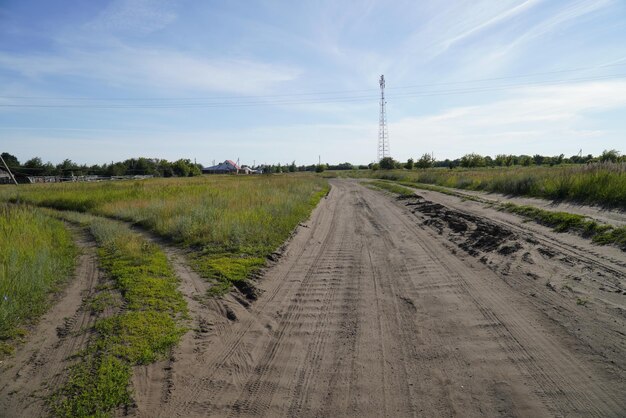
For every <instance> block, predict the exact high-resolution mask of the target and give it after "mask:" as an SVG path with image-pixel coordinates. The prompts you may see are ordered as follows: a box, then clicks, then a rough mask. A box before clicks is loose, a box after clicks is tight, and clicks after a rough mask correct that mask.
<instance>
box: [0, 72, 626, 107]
mask: <svg viewBox="0 0 626 418" xmlns="http://www.w3.org/2000/svg"><path fill="white" fill-rule="evenodd" d="M625 65H626V62H624V63H614V64H604V65H598V66H594V67H579V68H570V69H562V70H555V71H545V72H536V73H527V74H518V75H511V76H504V77H492V78H477V79H468V80H460V81H448V82H438V83H424V84H411V85H404V86H394V87H388V88H387V89H388V90H397V89H407V88H415V87H435V86H446V85H457V84H469V83H477V82H484V81H498V80H509V79H519V78H528V77H536V76H544V75H553V74H563V73H571V72H579V71H588V70H598V69H601V68H609V67H617V66H625ZM374 91H378V89H358V90H335V91H322V92H300V93H286V94H273V95H254V96H235V97H233V96H214V97H143V98H141V97H63V96H0V99H20V100H23V99H26V100H28V99H33V100H64V101H69V100H76V101H89V100H92V101H131V102H132V101H179V100H240V99H267V98H270V99H271V98H280V97H299V96H315V95H333V94H343V93H363V92H374Z"/></svg>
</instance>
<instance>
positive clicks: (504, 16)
mask: <svg viewBox="0 0 626 418" xmlns="http://www.w3.org/2000/svg"><path fill="white" fill-rule="evenodd" d="M542 1H543V0H526V1H524V2H523V3H521V4H519V5H517V6H515V7H512V8H510V9H507V10H504V11H502V12H501V13H498V14H497V15H495V16H487V18H486V20H484V21H482V22H478V23H477V24H476V25H475V26H473V27H471V28H469V29H467V30H465V31H464V32H462V33H460V34H458V35H455V36H453V37H452V38H449V39H445V40H444V41H443V42H441V47H442V48H441V50H440V51H439V52H440V53H443V52H445V51H446V50H447V49H449V48H450V47H451V46H452V45H454V44H456V43H458V42H461V41H463V40H464V39H466V38H469V37H470V36H472V35H476V34H478V33H480V32H482V31H483V30H486V29H488V28H490V27H493V26H495V25H497V24H500V23H503V22H505V21H506V20H508V19H511V18H513V17H515V16H517V15H519V14H521V13H524V12H526V11H528V10H530V9H531V8H532V7H534V6H536V5H537V4H539V3H541V2H542Z"/></svg>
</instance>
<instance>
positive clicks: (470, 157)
mask: <svg viewBox="0 0 626 418" xmlns="http://www.w3.org/2000/svg"><path fill="white" fill-rule="evenodd" d="M484 166H485V158H484V157H483V156H482V155H480V154H475V153H471V154H465V155H464V156H463V157H461V167H468V168H471V167H484Z"/></svg>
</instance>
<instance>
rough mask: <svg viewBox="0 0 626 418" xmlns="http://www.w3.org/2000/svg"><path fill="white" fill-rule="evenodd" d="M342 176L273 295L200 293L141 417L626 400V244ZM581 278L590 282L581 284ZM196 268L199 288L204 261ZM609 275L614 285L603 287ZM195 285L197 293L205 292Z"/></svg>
mask: <svg viewBox="0 0 626 418" xmlns="http://www.w3.org/2000/svg"><path fill="white" fill-rule="evenodd" d="M332 186H333V187H332V190H331V192H330V194H329V195H328V197H327V198H326V199H324V200H323V201H322V202H321V204H320V205H319V206H318V208H317V209H316V210H315V211H314V213H313V216H312V217H311V219H310V220H309V221H308V222H307V225H306V227H301V228H300V229H299V231H298V233H297V234H296V235H295V237H294V238H293V239H292V241H291V242H290V244H289V246H288V247H287V249H286V251H285V253H284V254H283V257H282V258H281V259H280V261H279V262H278V263H276V264H275V265H274V266H272V267H271V268H270V269H269V270H268V271H267V272H266V274H265V277H264V279H263V281H262V282H260V284H259V286H260V287H261V289H262V290H263V293H262V295H261V296H260V297H259V299H258V300H257V301H255V302H254V303H253V304H251V305H249V306H244V305H247V304H246V303H243V302H238V301H237V300H236V298H235V297H233V296H229V297H228V298H226V299H225V300H224V301H223V302H216V301H212V302H207V303H204V304H203V303H200V302H197V301H196V302H194V303H193V304H192V305H191V311H192V315H193V316H194V328H195V329H194V331H193V332H190V333H188V334H187V336H186V337H185V340H184V341H183V343H182V344H181V345H180V346H179V347H177V348H176V349H175V350H174V352H173V353H172V356H171V359H170V360H169V361H168V362H164V363H162V364H160V365H158V366H155V367H156V368H157V369H158V368H159V367H160V368H161V370H156V371H155V370H152V371H150V370H144V374H143V375H140V377H139V378H135V380H134V383H135V385H138V386H139V387H138V388H139V389H140V390H138V391H137V392H136V394H137V397H138V400H137V408H136V409H135V410H134V413H136V414H138V415H140V416H168V417H169V416H185V417H186V416H207V415H208V416H252V415H253V416H294V417H306V416H333V417H334V416H394V417H395V416H429V417H430V416H533V417H539V416H604V417H607V416H623V415H624V413H626V396H624V394H625V393H626V384H625V380H624V361H625V360H624V358H625V357H626V356H624V354H625V353H626V347H625V346H624V344H625V342H624V341H625V335H626V326H625V324H626V321H625V315H624V295H623V291H624V284H625V282H626V281H625V273H626V268H624V266H623V263H622V262H623V258H620V256H619V253H612V254H616V255H615V256H609V257H604V258H603V257H595V256H594V258H593V259H590V258H584V254H582V251H580V250H577V249H576V248H573V249H572V250H571V251H570V249H568V246H567V245H565V244H563V243H559V242H553V241H551V240H550V239H549V237H543V236H542V237H538V238H534V237H533V233H532V232H524V231H523V228H521V227H519V228H518V227H516V226H515V225H513V224H511V225H508V224H506V223H503V222H501V221H498V222H496V223H495V224H494V223H492V221H491V220H490V219H483V218H481V217H480V216H476V215H471V214H468V213H465V212H464V213H461V212H456V210H455V209H453V208H452V209H450V210H448V211H446V210H443V209H442V207H438V206H437V205H436V204H433V202H431V201H429V200H425V199H423V198H420V199H418V198H415V199H413V200H409V201H396V200H394V199H393V198H391V197H390V196H388V195H385V194H383V193H381V192H378V191H373V190H369V189H367V188H365V187H363V186H362V185H360V184H359V183H358V182H355V181H350V180H332ZM433 205H434V206H433ZM444 209H445V207H444ZM477 210H480V208H478V209H477ZM483 215H485V216H487V217H489V214H483ZM463 225H464V226H463ZM515 228H518V229H515ZM528 234H530V235H531V236H530V237H529V236H528ZM463 248H465V249H463ZM577 251H578V252H577ZM577 254H578V255H577ZM615 257H617V260H615ZM581 260H582V261H581ZM612 260H613V261H612ZM177 270H180V269H177ZM181 273H184V272H181V271H179V274H181ZM541 274H545V275H546V277H548V279H547V280H548V282H546V281H545V280H546V279H545V278H544V277H543V276H541ZM557 276H558V277H557ZM570 276H571V277H572V282H573V283H575V284H576V286H575V287H564V286H565V285H562V284H561V282H563V283H569V282H568V281H567V280H569V277H570ZM182 279H183V282H185V281H190V280H191V281H195V282H196V283H199V282H198V281H197V278H194V277H193V274H191V273H189V272H187V273H185V274H182ZM549 280H552V282H551V281H549ZM557 280H561V282H558V281H557ZM555 283H556V284H555ZM557 285H558V286H563V287H562V288H561V287H556V286H557ZM585 286H586V287H585ZM598 286H600V287H603V288H605V291H600V293H593V292H588V291H587V290H589V289H595V290H596V291H598V290H597V288H598ZM194 288H195V290H194ZM186 289H187V290H186V291H185V294H186V295H187V296H188V297H190V298H192V297H193V295H194V292H200V291H201V289H199V288H198V285H196V286H194V285H190V286H187V288H186ZM563 289H565V290H563ZM570 289H572V290H571V292H570ZM607 289H608V290H607ZM568 292H569V293H573V294H572V295H570V294H569V293H568ZM575 292H578V293H575ZM605 294H606V296H603V297H599V296H598V295H600V296H602V295H605ZM581 297H582V298H583V299H581ZM579 299H580V300H583V302H577V301H578V300H579ZM225 312H229V316H230V317H231V319H230V320H229V319H226V317H225V315H224V313H225ZM232 314H234V315H236V316H237V319H233V315H232ZM153 369H154V367H153ZM142 376H143V377H142ZM150 376H153V377H158V378H157V379H156V380H161V379H163V378H165V380H166V381H165V383H164V385H165V386H164V387H162V388H161V389H159V390H158V394H159V396H154V393H155V392H154V390H146V388H147V387H148V386H150V384H149V382H150V381H154V380H155V379H150ZM164 376H165V377H164ZM142 382H143V383H142ZM146 385H147V386H146ZM157 386H158V385H157ZM152 387H154V386H152ZM146 397H147V398H146Z"/></svg>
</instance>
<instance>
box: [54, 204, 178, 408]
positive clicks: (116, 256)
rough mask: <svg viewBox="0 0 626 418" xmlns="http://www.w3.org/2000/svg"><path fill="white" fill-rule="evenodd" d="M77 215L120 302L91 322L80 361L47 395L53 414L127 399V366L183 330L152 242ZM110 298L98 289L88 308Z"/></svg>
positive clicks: (168, 274)
mask: <svg viewBox="0 0 626 418" xmlns="http://www.w3.org/2000/svg"><path fill="white" fill-rule="evenodd" d="M73 220H76V219H73ZM80 220H81V221H82V222H83V223H87V224H89V228H90V230H91V232H92V234H93V235H94V237H95V238H96V240H97V242H98V256H99V259H100V263H101V266H102V267H103V269H104V270H105V271H106V272H107V274H108V275H109V276H110V277H111V279H112V281H113V283H114V288H115V290H116V291H117V292H119V294H120V295H121V297H122V299H123V302H122V304H123V305H124V306H125V307H124V309H122V310H121V311H120V310H119V309H118V310H117V311H118V312H117V313H115V314H112V315H109V316H107V317H105V318H101V319H99V320H98V321H97V322H96V323H95V326H94V331H95V336H94V338H93V339H92V341H91V342H90V344H89V346H88V347H87V349H85V350H84V351H83V352H81V353H78V356H79V358H80V361H79V362H78V363H77V364H76V365H75V366H73V367H72V368H71V369H70V372H69V378H68V380H67V382H66V383H65V385H63V387H61V388H60V389H59V391H58V392H57V393H56V394H55V396H54V397H53V399H52V409H53V412H54V413H55V414H56V415H58V416H68V417H69V416H72V417H75V416H106V415H108V414H109V413H110V412H111V411H113V410H114V409H115V408H119V407H121V406H125V405H129V404H130V403H131V393H130V390H129V383H130V378H131V375H132V371H131V367H132V366H134V365H139V364H149V363H151V362H154V361H156V360H157V359H159V358H161V357H163V356H164V355H165V354H167V353H168V351H169V349H170V348H171V347H173V346H174V345H175V344H176V343H177V342H178V341H179V339H180V337H181V336H182V335H183V334H184V332H185V329H184V327H182V326H181V324H180V320H181V319H182V318H183V317H184V316H185V315H186V303H185V301H184V299H183V297H182V295H181V293H180V292H179V291H178V290H177V287H178V279H177V278H176V277H175V275H174V272H173V270H172V268H171V267H170V265H169V264H168V262H167V259H166V256H165V254H164V253H163V252H162V251H161V250H160V249H159V248H158V246H156V245H154V244H152V243H149V242H147V241H145V240H144V239H143V238H141V237H140V236H139V235H137V234H135V233H133V232H131V231H130V230H129V229H128V228H127V227H125V226H123V225H120V224H119V223H117V222H113V221H109V220H105V219H95V218H93V219H90V217H86V216H84V215H83V216H82V217H81V218H80ZM110 301H111V294H110V293H106V292H104V293H101V294H99V295H98V296H97V297H96V298H94V299H92V300H91V301H90V307H91V309H92V310H93V311H94V312H99V311H102V310H103V309H105V307H106V305H108V304H109V303H110Z"/></svg>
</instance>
